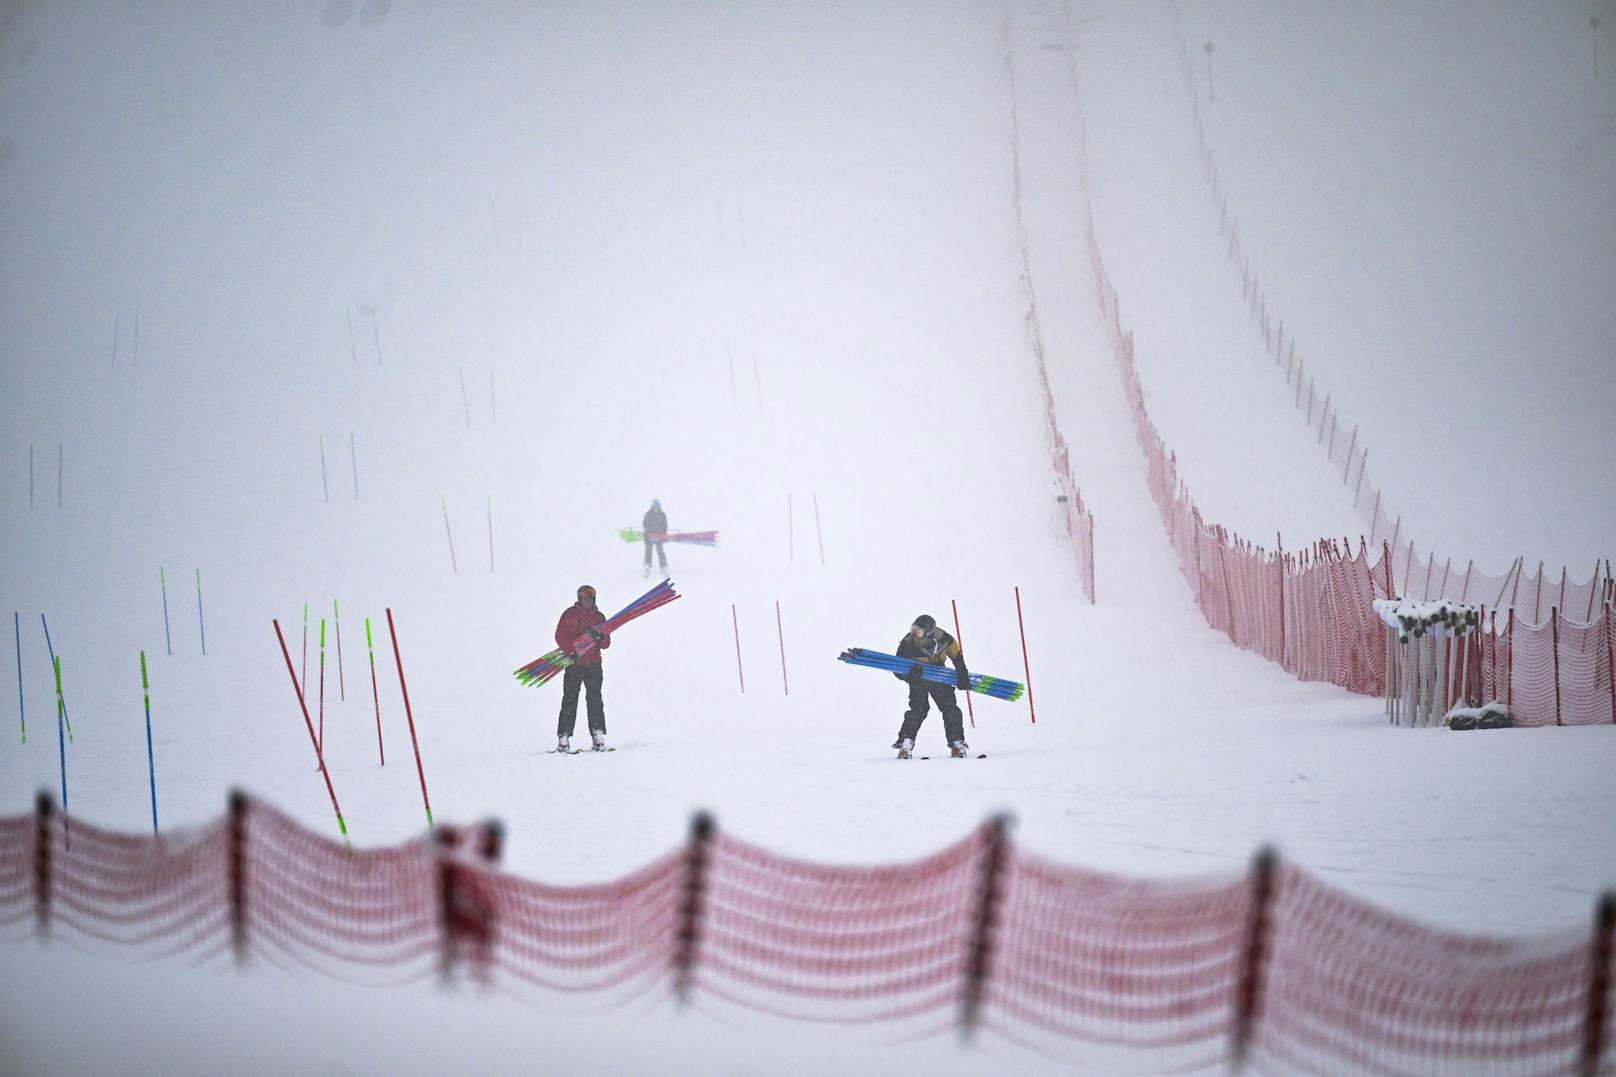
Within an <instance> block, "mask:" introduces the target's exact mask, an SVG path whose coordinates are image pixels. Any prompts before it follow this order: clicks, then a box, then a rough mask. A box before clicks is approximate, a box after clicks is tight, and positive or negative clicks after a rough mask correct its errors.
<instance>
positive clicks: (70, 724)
mask: <svg viewBox="0 0 1616 1077" xmlns="http://www.w3.org/2000/svg"><path fill="white" fill-rule="evenodd" d="M39 623H40V624H41V625H44V627H45V649H46V650H47V651H49V652H50V660H51V668H52V669H55V668H56V648H55V647H52V646H51V638H50V625H49V624H47V623H46V621H45V615H44V614H43V613H42V614H40V615H39ZM62 718H63V719H65V720H66V722H67V739H68V740H72V739H73V719H72V717H71V716H70V715H69V714H68V713H67V700H66V699H65V698H64V699H63V700H62Z"/></svg>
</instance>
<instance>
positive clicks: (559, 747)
mask: <svg viewBox="0 0 1616 1077" xmlns="http://www.w3.org/2000/svg"><path fill="white" fill-rule="evenodd" d="M556 751H557V752H558V753H560V754H561V755H566V754H567V753H568V752H571V751H572V738H571V737H557V738H556Z"/></svg>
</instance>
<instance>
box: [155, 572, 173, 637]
mask: <svg viewBox="0 0 1616 1077" xmlns="http://www.w3.org/2000/svg"><path fill="white" fill-rule="evenodd" d="M157 578H158V579H159V580H160V581H162V584H163V643H164V644H165V645H167V647H168V653H169V654H173V653H174V637H173V636H170V635H169V634H168V574H167V573H165V572H164V571H163V567H162V566H161V565H159V566H157Z"/></svg>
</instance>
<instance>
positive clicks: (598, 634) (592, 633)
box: [585, 628, 606, 643]
mask: <svg viewBox="0 0 1616 1077" xmlns="http://www.w3.org/2000/svg"><path fill="white" fill-rule="evenodd" d="M585 632H586V634H587V635H588V636H589V638H590V639H592V640H594V641H595V642H596V643H599V642H600V641H601V640H602V639H605V638H606V637H605V633H603V632H602V631H601V630H600V629H598V628H589V629H586V630H585Z"/></svg>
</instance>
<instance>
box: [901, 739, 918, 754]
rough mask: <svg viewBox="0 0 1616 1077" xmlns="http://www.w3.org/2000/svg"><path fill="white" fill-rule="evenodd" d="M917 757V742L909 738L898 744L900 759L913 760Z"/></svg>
mask: <svg viewBox="0 0 1616 1077" xmlns="http://www.w3.org/2000/svg"><path fill="white" fill-rule="evenodd" d="M914 756H915V742H914V741H912V740H909V739H908V738H907V737H906V738H904V739H903V740H900V741H899V742H898V758H899V759H913V758H914Z"/></svg>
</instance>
